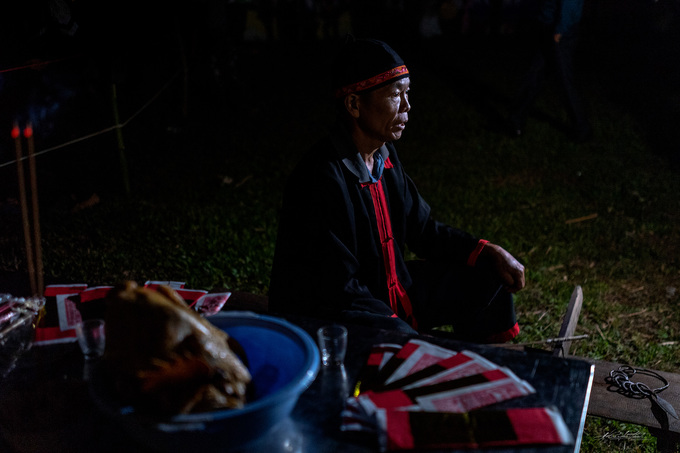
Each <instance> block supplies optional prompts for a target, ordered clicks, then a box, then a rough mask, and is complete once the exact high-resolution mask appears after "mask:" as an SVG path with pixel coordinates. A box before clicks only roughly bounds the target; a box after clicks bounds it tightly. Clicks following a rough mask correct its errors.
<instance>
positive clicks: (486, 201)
mask: <svg viewBox="0 0 680 453" xmlns="http://www.w3.org/2000/svg"><path fill="white" fill-rule="evenodd" d="M443 44H447V45H446V46H441V47H431V48H430V50H429V51H428V52H429V53H428V52H425V53H423V54H420V55H419V56H418V58H414V60H413V61H414V64H413V65H411V66H412V67H411V72H412V73H413V77H412V92H411V93H412V98H411V101H412V105H413V109H412V112H411V121H410V122H409V125H408V128H407V130H406V132H405V135H404V138H403V139H402V140H401V141H400V142H399V143H398V145H397V146H398V148H399V150H400V156H401V158H402V160H403V161H404V163H405V165H406V168H407V169H410V175H411V177H412V178H413V179H414V181H415V182H416V184H417V185H418V187H419V188H420V191H421V193H422V194H423V196H424V197H425V198H426V199H427V200H428V201H429V202H430V203H431V205H432V207H433V210H434V212H435V214H436V216H437V217H439V218H440V219H441V220H444V221H447V222H450V223H451V224H453V225H456V226H459V227H461V228H463V229H466V230H468V231H470V232H473V233H474V234H476V235H478V236H480V237H485V238H488V239H490V240H492V241H494V242H496V243H499V244H501V245H503V246H504V247H505V248H507V249H508V250H509V251H511V252H512V253H514V254H515V255H516V256H517V257H518V258H519V259H520V260H521V261H522V262H523V263H524V264H525V266H526V268H527V277H528V283H527V288H526V289H525V290H524V291H522V292H521V293H519V294H518V295H517V300H516V305H517V311H518V318H519V321H520V324H521V326H522V333H521V334H520V336H519V337H518V338H517V339H516V341H517V342H531V341H539V340H542V339H545V338H550V337H554V336H556V335H557V333H558V331H559V326H560V324H561V317H562V315H563V314H564V312H565V309H566V305H567V303H568V301H569V297H570V294H571V292H572V290H573V289H574V286H575V285H581V286H582V287H583V291H584V306H583V310H582V312H581V317H580V319H579V325H578V328H577V330H576V334H587V335H588V340H587V341H581V342H575V343H574V344H573V345H572V350H571V352H572V353H573V354H574V355H578V356H587V357H592V358H598V359H606V360H611V361H620V362H631V363H634V364H637V365H639V366H642V367H650V368H656V369H661V370H667V371H675V372H679V371H680V354H679V353H678V348H680V310H678V309H677V306H678V303H679V302H680V295H679V292H678V288H680V261H679V258H678V257H680V250H679V247H680V227H679V226H678V225H680V198H679V197H678V194H679V193H680V178H679V177H678V171H679V169H678V166H677V163H678V162H677V157H678V155H677V151H676V154H673V153H672V152H671V153H669V152H668V149H669V147H668V146H665V147H664V146H660V145H659V144H660V143H662V144H665V145H668V141H669V140H673V139H674V138H675V137H677V131H675V130H673V128H674V127H677V124H678V123H677V121H675V123H674V124H673V119H675V120H677V119H678V116H673V115H674V114H675V112H673V111H669V115H670V116H668V117H667V118H665V119H661V120H660V121H667V123H664V124H665V126H664V125H662V124H656V123H655V124H654V127H652V126H651V124H652V123H654V121H652V120H654V119H655V118H656V119H657V120H659V118H658V117H655V116H654V115H656V114H657V113H658V112H656V111H653V109H651V108H650V109H649V110H645V108H646V107H647V106H649V105H654V99H657V98H655V96H659V97H658V102H666V101H664V100H663V99H665V97H661V95H660V94H659V91H660V90H659V87H658V85H657V84H655V83H653V82H654V81H655V80H656V81H657V82H658V81H659V79H658V77H661V75H659V74H657V73H654V71H649V72H645V73H642V74H640V73H636V74H635V76H634V77H633V75H631V74H629V76H631V77H632V78H631V77H623V76H622V74H621V73H620V72H619V70H618V69H617V67H616V61H617V60H616V59H615V57H614V56H612V55H610V54H607V56H608V58H610V59H612V60H611V61H609V62H608V64H607V65H605V67H602V68H599V67H598V63H601V62H602V59H601V58H600V57H601V55H600V54H599V53H598V52H599V49H600V48H599V47H598V48H589V49H584V52H583V54H582V55H583V56H582V58H583V60H582V66H581V67H582V68H583V69H582V71H581V72H580V75H579V82H580V86H581V87H582V91H583V94H584V97H585V98H586V99H587V104H588V107H589V112H590V116H591V118H592V121H593V124H594V127H595V130H596V136H595V139H594V140H593V141H592V142H589V143H586V144H575V143H572V142H571V141H569V139H568V138H567V136H566V135H565V134H564V131H563V130H562V129H561V126H560V125H561V124H565V122H566V117H565V115H564V113H563V112H562V109H561V104H560V102H559V98H558V96H557V94H556V93H555V91H554V90H552V89H548V90H547V91H546V92H545V93H544V95H543V96H542V97H541V99H540V101H539V103H538V104H537V106H536V112H535V115H533V116H532V118H531V120H530V123H529V125H528V126H527V130H526V134H525V136H523V137H521V139H512V138H509V137H507V136H505V135H504V134H502V133H500V130H499V128H498V125H499V120H500V119H502V118H503V117H504V115H505V114H506V112H507V106H508V102H509V101H510V99H511V97H512V95H513V89H514V87H515V84H516V82H517V77H518V75H519V74H520V72H521V65H520V64H519V63H518V62H517V60H515V59H514V58H513V56H515V55H516V54H514V53H512V51H513V49H514V51H516V50H517V49H516V48H512V47H508V45H507V43H505V44H504V43H503V41H491V42H484V44H479V43H476V44H473V43H471V42H458V43H454V44H453V45H448V44H450V43H443ZM435 49H436V52H435ZM269 52H270V51H269V50H267V49H262V48H253V49H249V50H248V51H247V52H244V53H243V54H242V55H240V60H238V61H237V64H236V66H235V67H234V68H235V69H234V71H233V72H231V73H230V75H231V76H233V78H230V79H223V82H224V83H222V84H220V85H219V87H220V88H222V89H223V90H222V91H221V92H219V94H218V95H215V91H214V88H215V87H214V86H211V85H210V83H212V82H211V78H210V77H208V76H206V77H204V78H198V79H194V80H197V81H196V83H195V84H194V85H192V86H191V90H192V91H191V92H192V94H193V96H192V102H191V103H190V104H189V108H190V112H191V115H190V117H189V118H190V120H189V121H184V120H182V119H181V116H180V115H179V112H180V110H181V109H180V107H181V105H180V104H181V101H180V100H181V94H182V92H181V89H180V88H181V84H180V83H179V81H178V82H176V83H173V85H172V88H171V89H170V90H168V91H167V92H166V93H164V94H163V96H161V97H160V98H159V100H158V101H157V102H156V103H155V104H154V105H153V106H152V107H151V108H150V109H149V110H147V111H146V112H145V113H144V114H143V115H141V116H140V118H139V119H138V120H136V121H135V122H132V123H130V125H129V126H127V127H126V128H125V129H124V138H125V140H126V147H127V150H126V152H127V156H128V161H129V162H128V164H129V169H130V174H131V182H132V194H131V196H125V195H124V194H123V193H121V190H120V189H119V188H118V187H119V185H120V179H119V178H120V175H119V172H118V171H117V168H118V167H117V162H116V160H115V157H113V156H115V147H114V146H115V144H114V139H113V137H112V136H108V137H107V136H103V137H100V138H97V139H96V140H94V141H93V142H91V143H88V144H86V145H82V146H81V147H79V148H76V149H71V150H65V151H63V152H60V153H55V154H54V155H50V156H46V157H45V158H44V159H41V161H40V162H39V165H40V166H41V169H42V170H41V197H42V198H41V199H42V201H43V204H44V207H41V210H42V211H41V212H42V214H43V227H42V228H43V250H44V252H43V253H44V262H45V272H46V281H47V282H48V283H73V282H84V283H88V284H89V285H91V286H94V285H107V284H112V283H115V282H117V281H120V280H123V279H134V280H138V281H145V280H148V279H154V280H180V281H185V282H186V283H187V287H190V288H204V289H215V288H230V289H234V290H245V291H252V292H256V293H263V294H266V292H267V288H268V281H269V270H270V266H271V262H272V257H273V250H274V240H275V236H276V225H277V215H278V209H279V203H280V195H281V190H282V187H283V184H284V182H285V179H286V176H287V174H288V172H289V171H290V169H291V168H292V165H293V164H294V162H295V161H296V159H297V158H298V157H299V155H300V154H301V153H302V152H303V151H305V150H306V149H307V147H308V146H310V145H311V144H312V143H313V142H314V141H315V140H316V139H317V138H318V137H320V136H321V135H322V134H323V133H324V130H325V127H326V125H327V124H328V122H329V121H331V119H332V113H331V111H330V110H329V108H328V106H327V104H326V98H325V92H324V91H323V88H324V84H323V81H324V80H325V79H324V77H323V71H322V68H323V63H324V58H325V57H324V55H325V54H324V53H323V52H320V51H319V49H318V48H312V49H309V48H308V49H306V50H305V51H303V52H300V50H299V49H298V50H294V49H285V48H284V49H278V51H277V52H276V53H275V54H270V53H269ZM310 55H312V57H310ZM272 67H276V68H277V71H276V72H275V75H273V76H272V72H271V71H269V70H270V69H271V68H272ZM300 68H307V70H306V71H300ZM200 69H201V68H198V70H197V71H196V74H197V75H199V76H200V75H206V74H207V71H203V72H201V71H200ZM178 80H179V79H178ZM639 81H645V82H652V83H651V84H648V85H647V89H646V91H641V89H640V86H639V85H636V82H639ZM634 86H637V91H636V90H631V88H633V87H634ZM623 94H625V96H623ZM666 95H669V96H677V92H676V93H672V92H664V94H663V96H666ZM120 96H121V103H122V104H123V106H124V105H126V102H129V105H132V106H134V105H137V104H138V101H139V98H134V99H132V98H130V97H128V99H127V101H126V97H125V96H126V95H125V91H124V89H123V90H122V91H121V93H120ZM132 111H134V108H132V107H130V108H129V110H128V111H126V110H125V107H123V112H122V116H123V117H126V115H128V114H130V113H131V112H132ZM669 128H670V129H669ZM659 131H662V132H659ZM659 134H661V135H662V136H661V137H659ZM674 146H675V149H676V150H677V146H678V143H677V142H675V144H674ZM671 148H672V147H671ZM92 151H94V152H95V153H96V155H97V156H98V157H97V158H94V157H93V154H92ZM102 156H107V157H106V158H103V157H102ZM75 159H77V160H79V162H80V163H79V166H78V167H77V170H69V167H70V165H64V162H70V161H71V160H75ZM82 159H85V161H84V162H83V161H82ZM90 193H97V195H98V196H99V199H100V201H99V202H98V203H97V204H95V205H94V206H92V207H89V208H86V209H81V210H74V209H73V208H74V207H75V202H76V201H78V200H79V198H78V197H80V198H83V195H82V194H86V195H88V194H90ZM2 212H3V216H4V218H5V219H6V221H4V222H3V226H2V229H3V237H4V238H5V239H4V240H3V241H2V242H1V243H0V247H1V250H2V254H0V271H1V273H2V275H3V276H5V281H10V280H11V279H14V280H17V278H19V277H18V276H20V274H21V271H22V270H23V269H24V262H23V252H22V249H21V246H20V244H21V243H22V242H21V240H20V231H19V222H18V216H17V210H16V207H15V206H14V205H12V204H11V203H5V204H4V205H3V211H2ZM654 442H655V441H654V439H653V438H651V437H650V436H649V435H648V433H647V432H646V430H644V429H640V428H638V427H635V426H629V425H622V424H618V423H612V422H604V421H602V420H598V419H591V418H588V421H587V429H586V437H585V439H584V443H583V451H653V449H654Z"/></svg>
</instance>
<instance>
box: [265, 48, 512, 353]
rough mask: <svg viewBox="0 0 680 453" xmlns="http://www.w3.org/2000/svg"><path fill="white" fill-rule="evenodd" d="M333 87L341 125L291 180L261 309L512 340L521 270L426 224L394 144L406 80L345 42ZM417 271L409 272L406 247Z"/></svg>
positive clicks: (387, 54) (494, 252) (492, 250)
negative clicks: (447, 329) (446, 329)
mask: <svg viewBox="0 0 680 453" xmlns="http://www.w3.org/2000/svg"><path fill="white" fill-rule="evenodd" d="M332 71H333V79H334V89H335V90H336V91H335V98H336V101H337V109H338V121H337V124H335V126H334V128H333V129H332V131H331V133H330V135H329V136H328V137H327V138H325V139H324V140H322V141H321V142H320V143H318V144H317V145H316V146H314V147H313V148H312V149H311V150H310V152H309V153H308V154H306V155H305V156H304V158H303V159H302V161H301V162H300V163H299V164H298V166H297V167H296V169H295V170H294V171H293V173H292V175H291V176H290V179H289V182H288V184H287V187H286V190H285V193H284V198H283V209H282V212H281V217H280V224H279V232H278V238H277V243H276V252H275V256H274V263H273V268H272V276H271V288H270V294H269V309H270V311H273V312H280V313H297V314H303V315H308V316H315V317H324V318H329V319H333V320H337V321H339V322H354V323H363V324H369V325H372V326H375V327H379V328H385V329H397V330H400V331H404V332H409V333H416V332H424V331H427V330H429V329H432V328H434V327H438V326H442V325H451V326H453V330H454V334H455V335H456V336H457V337H459V338H460V339H463V340H466V341H475V342H501V341H507V340H510V339H512V338H513V337H514V336H515V335H517V333H518V332H519V327H518V325H517V322H516V320H515V311H514V305H513V298H512V294H511V293H513V292H515V291H518V290H520V289H522V288H523V287H524V267H523V266H522V265H521V264H520V263H519V262H518V261H517V260H516V259H515V258H513V257H512V256H511V255H510V254H509V253H508V252H506V251H505V250H504V249H503V248H501V247H499V246H498V245H495V244H491V243H489V242H488V241H485V240H481V239H478V238H475V237H473V236H472V235H470V234H468V233H466V232H463V231H461V230H459V229H456V228H453V227H451V226H448V225H445V224H443V223H441V222H438V221H436V220H434V219H433V218H432V216H431V213H430V206H429V205H428V204H427V203H426V202H425V200H423V199H422V198H421V196H420V195H419V193H418V191H417V189H416V187H415V185H414V184H413V181H411V179H410V178H409V177H408V175H407V174H406V172H405V170H404V168H403V167H402V165H401V162H400V160H399V156H398V155H397V152H396V149H395V147H394V144H393V142H394V141H396V140H398V139H399V138H400V137H401V134H402V132H403V131H404V128H405V127H406V122H407V121H408V114H409V111H410V109H411V105H410V104H409V84H410V78H409V72H408V69H407V68H406V66H405V65H404V62H403V61H402V59H401V58H400V57H399V56H398V55H397V54H396V53H395V52H394V50H392V49H391V48H390V47H389V46H388V45H386V44H385V43H383V42H380V41H375V40H358V39H357V40H354V39H352V40H349V41H348V42H346V43H345V45H344V46H343V48H342V50H341V51H340V53H339V55H338V57H337V59H336V61H335V64H334V67H333V68H332ZM406 246H407V247H408V249H409V250H410V251H411V252H413V253H414V254H415V255H416V256H417V257H418V258H419V260H416V261H410V262H407V261H406V260H405V259H404V250H405V247H406Z"/></svg>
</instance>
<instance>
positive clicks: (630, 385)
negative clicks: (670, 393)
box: [609, 365, 670, 397]
mask: <svg viewBox="0 0 680 453" xmlns="http://www.w3.org/2000/svg"><path fill="white" fill-rule="evenodd" d="M635 374H644V375H646V376H652V377H655V378H657V379H659V380H660V381H661V382H662V383H663V386H662V387H659V388H655V389H652V388H650V387H649V386H648V385H647V384H645V383H644V382H633V381H631V380H630V379H631V378H632V377H633V376H634V375H635ZM609 377H610V378H611V380H613V381H614V383H616V385H617V386H618V387H619V388H620V389H621V390H623V392H624V393H627V394H628V395H630V396H637V395H642V396H646V397H650V396H656V394H657V393H659V392H662V391H664V390H666V389H667V388H668V386H669V385H670V384H669V382H668V381H667V380H666V379H665V378H664V377H663V376H661V375H660V374H659V373H655V372H654V371H650V370H646V369H643V368H633V367H632V366H630V365H621V366H620V367H619V368H618V369H617V370H611V371H610V372H609Z"/></svg>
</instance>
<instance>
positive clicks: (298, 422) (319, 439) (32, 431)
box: [0, 317, 594, 453]
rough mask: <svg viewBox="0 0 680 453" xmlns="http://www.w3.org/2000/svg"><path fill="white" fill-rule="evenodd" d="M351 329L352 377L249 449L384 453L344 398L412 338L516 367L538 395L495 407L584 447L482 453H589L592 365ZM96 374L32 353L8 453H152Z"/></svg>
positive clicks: (328, 383) (304, 403)
mask: <svg viewBox="0 0 680 453" xmlns="http://www.w3.org/2000/svg"><path fill="white" fill-rule="evenodd" d="M287 319H288V320H289V321H290V322H292V323H294V324H296V325H298V326H300V327H301V328H302V329H304V330H305V331H307V332H308V333H309V334H310V335H312V338H314V335H315V331H316V329H317V328H318V327H320V326H321V325H323V324H325V322H324V321H321V320H317V319H312V318H302V317H287ZM347 328H348V331H349V340H348V351H347V357H346V360H345V363H346V367H345V371H344V372H345V374H346V380H345V381H344V382H343V381H342V380H341V379H338V373H339V371H338V370H337V369H324V367H322V369H321V370H320V372H319V374H318V376H317V377H316V379H315V381H314V382H313V383H312V385H311V386H310V387H309V388H308V389H307V391H305V393H303V395H302V396H301V398H300V400H299V401H298V404H297V405H296V406H295V408H294V410H293V413H292V414H291V416H290V417H289V418H288V419H286V420H283V421H282V422H281V423H280V424H278V425H277V426H276V427H275V428H273V429H272V430H271V431H270V432H269V433H268V435H267V436H265V437H264V438H262V439H259V440H258V441H256V442H254V443H253V444H250V445H248V446H247V447H244V448H243V449H242V450H241V451H244V452H245V451H247V452H260V451H261V452H267V453H276V452H301V453H302V452H353V453H354V452H357V453H361V452H374V451H376V445H375V444H374V443H373V442H372V441H371V440H369V439H367V438H362V437H361V436H357V435H354V436H353V435H348V434H347V433H342V432H341V431H340V430H339V426H340V411H341V410H342V405H343V401H344V399H345V396H346V395H347V393H348V392H349V391H350V389H353V388H354V385H355V383H356V381H357V379H358V376H359V373H360V372H361V369H362V367H363V366H364V364H365V362H366V359H367V357H368V354H369V352H370V349H371V347H372V346H373V345H374V344H379V343H397V344H405V343H406V342H407V341H408V340H409V339H411V338H421V339H423V340H425V341H428V342H430V343H433V344H437V345H440V346H443V347H446V348H449V349H452V350H457V351H460V350H470V351H473V352H475V353H478V354H480V355H482V356H484V357H485V358H487V359H489V360H491V361H492V362H495V363H497V364H499V365H502V366H506V367H508V368H510V369H511V370H512V371H513V372H514V373H515V374H516V375H517V376H518V377H520V378H522V379H525V380H526V381H528V382H529V383H530V384H531V385H532V386H533V387H534V388H535V389H536V393H535V394H533V395H529V396H527V397H523V398H519V399H515V400H511V401H508V402H505V403H501V404H498V405H495V406H494V407H495V408H505V407H536V406H555V407H556V408H557V409H558V410H559V411H560V413H561V414H562V416H563V418H564V420H565V422H566V424H567V426H568V428H569V429H570V431H571V433H572V434H573V436H574V439H575V440H576V442H575V445H572V446H558V447H529V448H522V449H516V448H510V449H501V448H493V449H488V450H478V451H488V452H517V451H521V452H527V453H528V452H536V453H538V452H555V453H567V452H572V451H578V450H579V447H580V442H581V436H582V433H583V427H584V423H585V417H586V412H587V406H588V400H589V396H590V388H591V385H592V379H593V372H594V370H593V366H592V365H591V364H590V363H587V362H585V361H581V360H574V359H563V358H557V357H553V356H552V355H550V354H547V353H542V352H539V351H528V352H527V351H516V350H510V349H505V348H497V347H489V346H484V345H475V344H470V343H461V342H458V341H455V340H451V339H448V338H444V337H439V336H436V337H435V336H420V337H414V336H408V335H403V334H400V333H397V332H392V331H385V330H378V329H372V328H369V327H363V326H355V325H347ZM90 371H91V370H90V369H89V364H88V363H85V362H84V361H83V358H82V354H81V353H80V350H79V349H78V346H77V344H75V343H67V344H60V345H51V346H35V347H33V348H32V349H31V350H30V351H28V352H27V353H26V354H25V355H24V356H23V357H22V358H21V359H20V361H19V362H18V364H17V367H16V368H15V369H14V370H13V371H12V372H11V373H10V374H9V375H8V376H7V377H6V378H5V379H4V380H3V381H2V382H1V383H0V433H1V434H2V438H1V439H0V451H8V452H31V453H35V452H41V451H45V452H47V451H49V452H59V451H64V452H81V451H82V452H94V451H97V452H118V451H125V452H133V453H134V452H140V453H141V452H147V451H148V449H146V448H145V447H144V446H141V445H140V444H139V443H138V442H136V441H135V440H134V439H132V438H130V437H129V436H127V435H126V434H125V433H124V432H123V431H122V430H121V429H120V428H119V427H118V426H116V424H115V423H113V422H112V421H111V420H110V419H107V418H106V417H105V416H104V415H102V414H101V413H100V412H99V411H98V410H97V409H96V408H95V406H94V405H93V403H92V402H91V400H90V398H89V393H88V389H87V378H88V373H89V372H90ZM465 451H469V450H465Z"/></svg>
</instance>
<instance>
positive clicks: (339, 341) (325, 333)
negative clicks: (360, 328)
mask: <svg viewBox="0 0 680 453" xmlns="http://www.w3.org/2000/svg"><path fill="white" fill-rule="evenodd" d="M316 335H317V337H318V340H319V349H320V350H321V362H322V363H323V365H324V366H342V365H343V364H344V361H345V354H346V353H347V329H346V328H345V326H341V325H338V324H333V325H330V326H323V327H320V328H319V330H317V332H316Z"/></svg>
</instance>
